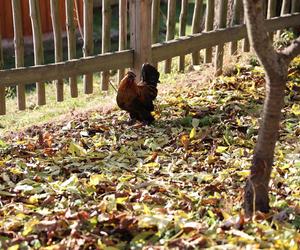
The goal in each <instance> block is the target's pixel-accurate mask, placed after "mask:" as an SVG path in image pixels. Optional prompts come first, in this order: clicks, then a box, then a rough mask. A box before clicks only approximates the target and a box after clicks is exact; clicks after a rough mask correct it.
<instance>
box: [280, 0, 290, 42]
mask: <svg viewBox="0 0 300 250" xmlns="http://www.w3.org/2000/svg"><path fill="white" fill-rule="evenodd" d="M290 7H291V0H283V1H282V5H281V10H280V16H283V15H285V14H288V13H289V12H290ZM281 34H282V30H278V31H277V37H280V35H281Z"/></svg>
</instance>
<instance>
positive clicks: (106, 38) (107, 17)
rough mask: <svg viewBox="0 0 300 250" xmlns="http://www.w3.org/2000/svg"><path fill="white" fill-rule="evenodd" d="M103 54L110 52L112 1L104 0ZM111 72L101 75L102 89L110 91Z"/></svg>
mask: <svg viewBox="0 0 300 250" xmlns="http://www.w3.org/2000/svg"><path fill="white" fill-rule="evenodd" d="M102 18H103V19H102V53H106V52H109V51H110V46H111V41H110V28H111V5H110V0H102ZM108 85H109V71H104V72H102V74H101V89H102V90H108Z"/></svg>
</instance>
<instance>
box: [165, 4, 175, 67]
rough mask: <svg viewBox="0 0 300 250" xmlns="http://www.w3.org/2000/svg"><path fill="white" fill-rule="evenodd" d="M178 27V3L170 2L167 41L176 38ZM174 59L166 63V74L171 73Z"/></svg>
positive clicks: (169, 59)
mask: <svg viewBox="0 0 300 250" xmlns="http://www.w3.org/2000/svg"><path fill="white" fill-rule="evenodd" d="M175 25H176V1H174V0H168V16H167V34H166V41H169V40H172V39H174V37H175ZM171 66H172V57H170V58H168V59H167V60H166V61H165V73H170V72H171Z"/></svg>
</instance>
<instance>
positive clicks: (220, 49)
mask: <svg viewBox="0 0 300 250" xmlns="http://www.w3.org/2000/svg"><path fill="white" fill-rule="evenodd" d="M227 3H228V0H222V1H220V5H219V15H218V27H219V29H222V28H226V19H227ZM223 57H224V43H219V45H218V46H217V50H216V55H215V75H216V76H218V75H220V74H222V68H223Z"/></svg>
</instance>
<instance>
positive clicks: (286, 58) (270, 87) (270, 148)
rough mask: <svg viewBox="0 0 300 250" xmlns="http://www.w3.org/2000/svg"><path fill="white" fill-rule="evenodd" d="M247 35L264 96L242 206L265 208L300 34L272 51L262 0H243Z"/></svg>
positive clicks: (251, 209)
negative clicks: (261, 73)
mask: <svg viewBox="0 0 300 250" xmlns="http://www.w3.org/2000/svg"><path fill="white" fill-rule="evenodd" d="M244 6H245V17H246V25H247V31H248V36H249V39H250V42H251V45H252V47H253V48H254V50H255V52H256V54H257V56H258V58H259V61H260V63H261V64H262V66H263V67H264V69H265V72H266V97H265V102H264V107H263V113H262V121H261V124H260V129H259V134H258V141H257V144H256V147H255V151H254V156H253V162H252V166H251V174H250V176H249V178H248V180H247V182H246V186H245V197H244V209H245V213H246V215H247V216H251V215H252V214H253V212H254V211H261V212H268V211H269V208H270V207H269V197H268V190H269V181H270V176H271V172H272V165H273V159H274V150H275V144H276V141H277V139H278V136H279V132H278V131H279V124H280V119H281V109H282V107H283V105H284V90H285V85H286V80H287V74H288V65H289V63H290V61H291V60H292V59H293V58H294V57H295V56H297V55H298V54H299V53H300V37H299V38H297V39H296V40H295V41H293V42H292V44H291V45H290V46H289V47H287V48H286V49H284V50H283V51H279V52H277V51H275V49H274V48H273V46H272V44H271V42H270V39H269V37H268V34H267V32H266V29H265V27H264V25H263V22H264V17H263V0H244Z"/></svg>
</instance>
